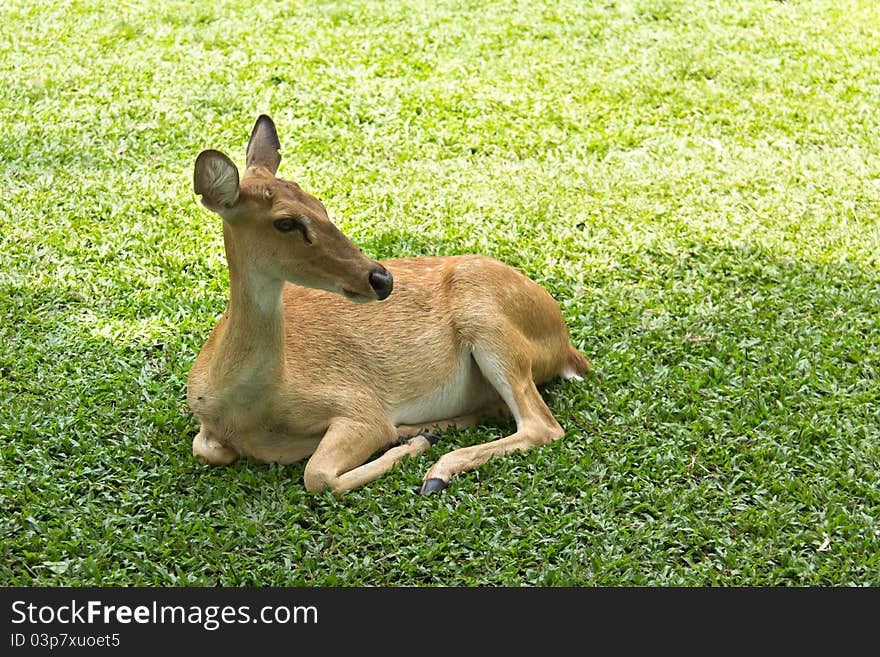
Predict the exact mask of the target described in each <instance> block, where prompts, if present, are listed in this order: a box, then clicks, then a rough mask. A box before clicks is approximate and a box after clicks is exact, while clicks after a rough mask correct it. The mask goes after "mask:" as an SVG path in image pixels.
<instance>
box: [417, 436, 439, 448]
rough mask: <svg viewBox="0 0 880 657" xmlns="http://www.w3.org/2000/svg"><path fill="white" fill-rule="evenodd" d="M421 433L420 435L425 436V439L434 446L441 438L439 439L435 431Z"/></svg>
mask: <svg viewBox="0 0 880 657" xmlns="http://www.w3.org/2000/svg"><path fill="white" fill-rule="evenodd" d="M419 435H420V436H421V437H422V438H424V439H425V440H427V441H428V442H429V443H431V447H433V446H434V445H436V444H437V441H438V440H440V439H439V438H438V437H437V436H435V435H434V434H433V433H420V434H419Z"/></svg>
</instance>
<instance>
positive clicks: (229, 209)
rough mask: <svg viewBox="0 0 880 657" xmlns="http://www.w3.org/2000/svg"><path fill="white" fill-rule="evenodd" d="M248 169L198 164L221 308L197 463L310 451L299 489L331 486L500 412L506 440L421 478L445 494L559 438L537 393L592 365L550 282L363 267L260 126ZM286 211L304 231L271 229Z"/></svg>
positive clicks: (433, 261) (420, 267)
mask: <svg viewBox="0 0 880 657" xmlns="http://www.w3.org/2000/svg"><path fill="white" fill-rule="evenodd" d="M247 160H248V168H247V170H246V172H245V175H244V177H243V179H242V180H241V181H240V184H239V181H238V173H237V170H234V165H232V163H231V161H229V160H228V158H226V157H225V156H224V155H222V154H220V153H218V152H216V151H206V152H205V153H203V154H202V155H200V157H199V160H197V165H196V172H195V187H196V191H197V193H199V194H201V195H202V201H203V203H204V204H205V205H206V206H207V207H209V208H211V209H212V210H215V211H216V212H218V213H219V214H220V215H221V216H222V217H223V219H224V222H223V231H224V238H225V245H226V253H227V259H228V263H229V274H230V301H229V306H228V307H227V310H226V312H225V314H224V315H223V317H222V318H221V319H220V321H219V322H218V323H217V326H216V327H215V328H214V330H213V332H212V333H211V335H210V337H209V338H208V340H207V342H206V343H205V345H204V347H203V348H202V350H201V352H200V354H199V356H198V358H197V359H196V361H195V363H194V365H193V367H192V370H191V372H190V375H189V381H188V388H187V400H188V403H189V406H190V408H191V409H192V411H193V412H194V413H195V414H196V415H197V416H198V418H199V419H200V421H201V430H200V431H199V434H198V435H197V436H196V438H195V439H194V441H193V453H194V455H196V456H198V457H200V458H201V459H203V460H205V461H207V462H209V463H212V464H216V465H223V464H227V463H231V462H232V461H233V460H235V459H236V458H237V457H238V456H239V455H244V456H249V457H253V458H256V459H260V460H264V461H276V462H280V463H291V462H294V461H298V460H300V459H304V458H307V457H311V458H309V461H308V463H307V465H306V469H305V485H306V488H307V489H309V490H312V491H317V490H323V489H331V490H334V491H340V490H346V489H351V488H356V487H358V486H361V485H363V484H365V483H367V482H369V481H372V480H373V479H375V478H377V477H379V476H380V475H381V474H383V473H384V472H387V471H388V470H389V469H390V468H391V467H392V466H393V465H394V463H395V462H396V461H397V460H399V459H400V458H402V457H403V456H406V455H415V454H419V453H421V452H423V451H425V450H426V449H427V448H428V447H429V445H430V443H429V442H428V440H426V439H425V438H424V437H422V436H419V435H415V434H418V433H419V432H420V431H423V430H431V429H432V428H434V427H438V426H439V427H444V426H449V425H466V424H469V423H473V422H475V421H477V420H478V419H480V417H482V416H483V414H484V413H490V412H495V411H497V410H498V409H499V408H502V409H505V410H507V411H509V412H511V413H512V414H513V416H514V419H515V420H516V422H517V431H516V432H515V433H514V434H512V435H511V436H507V437H505V438H502V439H499V440H496V441H493V442H490V443H484V444H480V445H475V446H473V447H468V448H464V449H459V450H456V451H453V452H450V453H448V454H446V455H444V456H443V457H441V458H440V460H438V461H437V463H435V464H434V466H433V467H432V468H431V469H430V470H429V471H428V473H427V474H426V475H425V480H426V481H428V480H435V481H439V482H442V484H443V485H445V484H446V483H447V482H448V481H449V478H450V477H451V476H452V475H454V474H455V473H457V472H461V471H464V470H469V469H471V468H473V467H476V466H478V465H479V464H481V463H483V462H485V461H486V460H487V459H488V458H490V457H491V456H493V455H496V454H503V453H505V452H508V451H511V450H514V449H521V450H524V449H529V448H531V447H533V446H536V445H540V444H546V443H548V442H550V441H552V440H555V439H558V438H560V437H562V435H563V431H562V428H561V427H560V426H559V424H558V423H557V422H556V420H555V418H554V417H553V415H552V413H551V412H550V411H549V409H548V408H547V407H546V405H545V404H544V402H543V400H542V399H541V397H540V395H539V394H538V391H537V389H536V387H535V385H536V384H541V383H544V382H546V381H549V380H551V379H553V378H554V377H556V376H567V377H570V376H575V375H582V374H583V373H584V372H585V371H586V369H587V368H588V363H587V361H586V359H585V358H584V357H583V356H582V355H581V354H580V353H579V352H578V351H577V350H576V349H574V347H572V346H571V344H570V342H569V339H568V333H567V330H566V327H565V323H564V321H563V318H562V313H561V312H560V310H559V307H558V305H557V304H556V302H555V301H554V300H553V299H552V298H551V297H550V295H549V294H547V292H546V291H545V290H544V289H543V288H541V287H540V286H539V285H538V284H536V283H535V282H533V281H531V280H530V279H528V278H527V277H525V276H523V275H522V274H521V273H519V272H518V271H516V270H514V269H513V268H511V267H509V266H507V265H505V264H502V263H501V262H498V261H497V260H493V259H491V258H487V257H483V256H456V257H445V258H433V257H426V258H409V259H400V260H388V261H384V262H382V263H377V262H375V261H373V260H371V259H369V258H367V257H366V256H364V255H363V254H362V253H361V252H360V251H359V250H358V249H357V247H355V246H354V245H353V244H352V243H351V242H350V241H349V240H348V239H347V238H346V237H345V236H344V235H342V233H340V232H339V231H338V230H336V228H335V227H334V226H333V225H332V223H330V220H329V218H328V217H327V214H326V212H325V211H324V208H323V205H321V203H320V202H319V201H317V199H314V197H311V196H309V195H308V194H306V193H305V192H303V191H302V190H301V189H300V188H299V187H298V186H296V185H295V184H292V183H289V182H286V181H283V180H280V179H278V178H276V177H275V168H277V166H278V158H277V136H276V135H275V133H274V125H272V123H271V120H269V119H268V117H261V118H260V119H259V120H258V121H257V125H256V126H255V128H254V132H253V133H252V136H251V141H250V142H249V144H248V157H247ZM229 167H232V169H230V168H229ZM233 179H234V180H233ZM287 216H296V217H298V221H299V222H300V223H302V224H303V230H302V231H300V229H299V228H297V229H296V230H293V231H291V232H283V233H282V232H279V230H278V229H277V228H276V227H275V225H274V223H273V222H275V221H276V220H277V219H279V218H283V217H287ZM307 237H308V240H309V241H306V238H307ZM386 270H387V272H390V273H391V274H392V275H393V291H392V292H391V294H390V296H389V297H388V298H387V299H385V300H383V301H377V300H375V299H376V298H377V296H379V295H380V293H379V291H377V290H375V289H373V287H371V272H373V273H375V272H380V273H381V272H385V271H386ZM315 288H322V289H315ZM385 292H387V290H385ZM346 297H348V298H346ZM356 301H360V302H362V303H356ZM366 301H371V302H369V303H366ZM398 435H406V436H414V437H412V438H411V439H410V440H409V441H407V442H404V443H403V444H397V442H398V441H397V438H398ZM389 446H390V448H389ZM382 450H385V451H384V453H382V455H381V456H379V457H377V458H374V459H373V460H370V457H371V456H373V455H374V454H376V453H377V452H381V451H382Z"/></svg>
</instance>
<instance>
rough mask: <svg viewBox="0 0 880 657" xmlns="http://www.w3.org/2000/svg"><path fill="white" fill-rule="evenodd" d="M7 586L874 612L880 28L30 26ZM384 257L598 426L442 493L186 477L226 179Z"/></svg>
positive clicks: (24, 31) (5, 384)
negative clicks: (835, 591) (420, 593)
mask: <svg viewBox="0 0 880 657" xmlns="http://www.w3.org/2000/svg"><path fill="white" fill-rule="evenodd" d="M0 25H2V26H3V27H2V28H0V111H2V115H3V119H2V121H0V162H2V166H0V184H2V194H0V454H2V458H0V502H2V509H3V511H2V515H0V583H2V584H16V585H51V586H55V585H73V586H81V585H105V586H115V585H156V586H170V585H183V586H188V585H216V584H220V585H277V586H287V585H292V586H312V585H321V586H353V585H464V586H471V585H514V586H518V585H551V586H556V585H576V586H594V585H606V586H607V585H611V586H618V585H619V586H630V585H659V586H667V585H685V586H704V585H730V586H733V585H748V586H765V585H796V586H805V585H834V586H837V585H873V586H877V585H880V109H878V108H880V66H878V64H877V63H878V61H880V4H878V3H876V2H873V1H872V0H815V1H809V2H808V1H806V0H790V1H788V2H774V1H770V0H743V1H740V2H725V1H722V0H709V1H707V2H685V1H682V0H618V1H607V2H596V3H593V2H581V1H579V0H563V1H554V2H549V1H547V2H537V1H518V2H504V3H501V2H494V3H492V2H476V1H467V0H461V1H456V2H448V3H447V2H443V3H435V2H428V1H420V0H409V1H403V0H393V1H387V2H368V1H366V0H359V1H352V2H256V1H253V2H251V1H240V2H237V1H231V0H230V1H224V2H214V3H194V2H177V1H175V2H146V1H142V0H132V1H130V2H125V3H120V4H119V5H118V6H112V7H111V5H108V4H107V3H103V2H97V1H91V0H87V1H81V2H71V1H62V2H56V3H42V2H39V3H34V2H25V1H22V0H14V1H13V2H6V3H3V4H2V6H0ZM263 112H265V113H268V114H270V115H271V116H272V117H273V118H274V120H275V122H276V124H277V125H278V129H279V134H280V136H281V140H282V147H283V155H284V159H283V161H282V165H281V170H280V175H282V176H283V177H286V178H289V179H294V180H297V181H298V182H299V183H300V184H301V185H302V186H303V187H304V188H306V189H307V190H309V191H311V192H312V193H314V194H315V195H316V196H318V197H319V198H321V199H322V200H323V201H324V203H325V205H326V206H327V208H328V210H329V212H330V214H331V216H334V217H336V218H337V224H338V225H339V226H340V228H341V229H342V230H343V232H345V233H347V234H348V235H349V236H350V237H351V238H352V239H353V240H354V241H355V242H356V243H358V244H359V245H360V246H361V247H362V248H363V250H364V251H365V252H366V253H367V254H368V255H370V256H371V257H375V258H392V257H403V256H410V255H424V254H438V255H446V254H460V253H484V254H488V255H491V256H494V257H496V258H499V259H501V260H504V261H505V262H507V263H509V264H512V265H514V266H516V267H518V268H519V269H521V270H522V271H523V272H525V273H526V274H528V275H529V276H531V277H532V278H534V279H535V280H537V281H538V282H540V283H541V284H542V285H544V286H545V287H546V288H547V289H548V290H549V291H550V292H551V293H552V294H553V295H554V297H555V298H556V299H557V300H558V301H559V303H560V305H561V307H562V310H563V313H564V315H565V317H566V320H567V321H568V324H569V327H570V331H571V334H572V340H573V342H574V344H575V345H576V346H578V347H579V348H580V349H581V350H582V351H583V352H584V353H585V354H586V355H587V356H589V357H590V359H591V360H592V361H593V364H594V367H595V373H594V375H593V376H591V377H590V378H588V379H587V380H585V381H582V382H566V383H562V382H558V383H553V384H550V385H548V386H547V387H546V388H545V389H544V390H543V392H544V395H545V399H547V401H548V404H549V405H550V407H551V409H552V410H553V411H554V413H555V414H556V416H557V417H558V418H559V420H560V422H561V423H562V424H563V426H564V427H566V429H567V434H566V437H565V438H564V439H563V440H561V441H558V442H556V443H554V444H553V445H551V446H549V447H546V448H542V449H538V450H534V451H531V452H529V453H526V454H516V455H511V456H509V457H505V458H503V459H495V460H492V461H490V462H489V463H488V464H486V465H485V466H483V467H481V468H479V469H478V470H476V471H473V472H470V473H467V474H464V475H461V476H459V477H456V478H454V479H453V480H452V482H451V486H450V488H449V489H447V490H446V491H444V492H443V493H441V494H437V495H433V496H430V497H422V496H418V495H416V494H415V492H416V490H417V489H418V486H419V484H420V481H421V477H422V474H423V473H424V471H425V470H426V469H427V468H428V466H429V465H430V464H431V463H432V462H433V461H434V460H436V459H437V458H438V457H439V455H440V454H442V453H444V452H445V451H448V450H450V449H453V448H455V447H460V446H465V445H469V444H474V443H477V442H481V441H484V440H486V439H487V437H489V438H495V437H500V436H502V435H504V434H505V433H509V432H510V430H511V427H510V426H509V425H498V424H491V423H490V424H486V425H485V426H482V427H478V428H474V429H471V430H461V431H456V432H450V433H447V434H445V435H444V436H443V437H442V440H441V441H440V443H438V444H437V445H436V446H434V447H433V448H431V450H430V451H429V452H427V454H425V455H423V456H421V457H418V458H415V459H409V460H406V461H404V462H402V463H401V464H400V465H399V466H398V467H396V468H395V469H394V470H393V471H392V472H390V473H389V474H388V475H386V476H384V477H383V478H381V479H380V480H378V481H376V482H375V483H373V484H370V485H368V486H366V487H364V488H361V489H358V490H356V491H353V492H350V493H347V494H345V495H342V496H340V497H333V496H332V495H330V494H326V495H311V494H308V493H306V492H305V490H304V488H303V484H302V475H303V464H302V463H300V464H295V465H291V466H285V467H282V466H277V465H266V464H263V463H258V462H254V461H247V460H241V461H239V462H237V463H235V464H234V465H232V466H231V467H229V468H221V469H210V468H207V467H205V466H201V465H199V464H198V463H197V462H195V461H194V460H193V458H192V456H191V453H190V445H191V441H192V436H193V434H194V431H195V430H196V427H197V423H196V421H195V419H194V418H193V417H192V415H191V414H190V413H189V412H188V410H187V409H186V406H185V403H184V394H185V386H186V376H187V373H188V371H189V368H190V365H191V364H192V362H193V359H194V358H195V355H196V353H197V352H198V350H199V348H200V347H201V345H202V343H203V342H204V340H205V338H206V337H207V334H208V332H209V331H210V329H211V327H212V326H213V324H214V322H215V320H216V318H217V316H218V315H219V313H220V312H222V310H223V307H224V305H225V301H226V295H227V289H228V274H227V270H226V263H225V257H224V253H223V245H222V239H221V227H220V223H219V219H218V218H217V217H216V216H215V215H213V214H211V213H209V212H208V211H207V210H205V209H204V208H202V207H201V206H200V205H199V203H198V201H197V199H196V197H195V196H194V194H193V191H192V169H193V163H194V160H195V157H196V155H197V154H198V153H199V152H200V151H201V150H202V149H205V148H218V149H220V150H223V151H225V152H227V153H228V154H229V155H230V156H232V157H233V159H234V160H235V161H236V162H237V163H238V164H239V165H241V164H242V162H243V158H244V147H245V143H246V141H247V137H248V133H249V131H250V128H251V126H252V125H253V122H254V119H255V118H256V117H257V115H258V114H260V113H263Z"/></svg>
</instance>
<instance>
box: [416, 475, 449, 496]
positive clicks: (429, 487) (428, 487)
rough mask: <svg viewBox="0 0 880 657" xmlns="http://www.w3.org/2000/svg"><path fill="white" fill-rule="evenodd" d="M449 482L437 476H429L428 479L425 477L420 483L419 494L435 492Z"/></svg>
mask: <svg viewBox="0 0 880 657" xmlns="http://www.w3.org/2000/svg"><path fill="white" fill-rule="evenodd" d="M448 485H449V484H447V483H446V482H445V481H443V480H442V479H440V478H439V477H431V478H430V479H426V480H425V483H423V484H422V489H421V490H420V491H419V495H428V494H429V493H435V492H437V491H438V490H443V489H444V488H446V487H447V486H448Z"/></svg>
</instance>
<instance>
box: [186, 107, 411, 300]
mask: <svg viewBox="0 0 880 657" xmlns="http://www.w3.org/2000/svg"><path fill="white" fill-rule="evenodd" d="M280 147H281V146H280V142H279V141H278V133H277V132H276V130H275V124H274V123H273V122H272V119H270V118H269V117H268V116H266V115H261V116H260V117H259V118H258V119H257V122H256V123H255V124H254V129H253V131H252V132H251V137H250V140H249V141H248V146H247V153H246V168H245V172H244V175H243V176H241V177H240V176H239V172H238V169H237V168H236V166H235V164H233V162H232V160H230V159H229V158H228V157H227V156H226V155H224V154H223V153H221V152H220V151H216V150H206V151H202V153H200V154H199V156H198V158H196V165H195V173H194V176H193V180H194V188H195V192H196V194H198V195H200V196H201V197H202V204H203V205H204V206H205V207H207V208H208V209H210V210H212V211H214V212H216V213H217V214H219V215H220V216H221V217H222V218H223V222H224V234H225V237H226V250H227V257H228V258H229V259H230V265H231V264H232V258H233V253H230V251H234V254H235V258H236V260H237V261H238V264H239V266H244V267H247V268H248V269H249V270H250V271H252V272H254V273H256V274H257V275H259V276H261V277H264V278H266V279H274V280H284V281H289V282H291V283H295V284H297V285H302V286H305V287H312V288H318V289H321V290H327V291H329V292H336V293H338V294H342V295H344V296H346V297H347V298H349V299H351V300H352V301H360V302H365V301H374V300H377V299H378V300H382V299H385V298H386V297H387V296H388V295H389V294H391V288H392V286H393V279H392V277H391V274H390V272H389V271H388V270H387V269H385V267H383V266H382V265H381V264H379V263H378V262H376V261H375V260H372V259H370V258H368V257H367V256H365V255H364V254H363V253H362V252H361V251H360V249H358V247H356V246H355V245H354V244H353V243H352V242H351V240H349V239H348V238H347V237H346V236H345V235H343V234H342V233H341V232H340V231H339V229H338V228H336V226H334V225H333V222H332V221H330V218H329V217H328V216H327V211H326V210H325V209H324V205H323V204H322V203H321V202H320V201H319V200H318V199H316V198H315V197H314V196H312V195H311V194H308V193H306V192H305V191H303V190H302V189H301V188H300V186H299V185H297V184H296V183H294V182H290V181H287V180H282V179H281V178H278V177H276V175H275V174H276V173H277V171H278V165H279V164H280V163H281V154H280V153H279V149H280Z"/></svg>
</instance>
